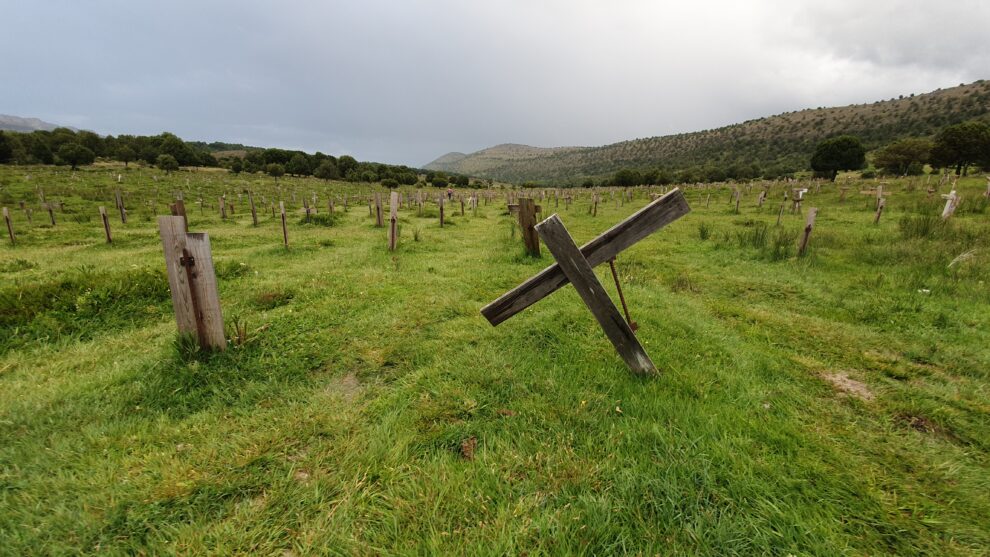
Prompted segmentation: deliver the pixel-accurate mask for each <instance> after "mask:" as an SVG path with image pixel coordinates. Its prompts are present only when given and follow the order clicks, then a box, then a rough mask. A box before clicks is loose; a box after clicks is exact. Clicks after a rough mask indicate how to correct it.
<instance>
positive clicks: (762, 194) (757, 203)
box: [737, 190, 767, 211]
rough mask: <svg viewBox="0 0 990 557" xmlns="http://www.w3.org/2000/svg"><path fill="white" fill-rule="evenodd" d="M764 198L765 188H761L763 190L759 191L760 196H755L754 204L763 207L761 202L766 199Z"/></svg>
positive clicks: (765, 196) (765, 195) (765, 194)
mask: <svg viewBox="0 0 990 557" xmlns="http://www.w3.org/2000/svg"><path fill="white" fill-rule="evenodd" d="M766 199H767V190H763V191H761V192H760V196H759V197H758V198H756V206H757V207H759V208H762V207H763V202H764V201H766ZM737 211H738V209H737Z"/></svg>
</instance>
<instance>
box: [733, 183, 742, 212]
mask: <svg viewBox="0 0 990 557" xmlns="http://www.w3.org/2000/svg"><path fill="white" fill-rule="evenodd" d="M741 197H742V194H741V193H740V191H739V188H736V209H735V213H736V214H737V215H738V214H739V199H740V198H741Z"/></svg>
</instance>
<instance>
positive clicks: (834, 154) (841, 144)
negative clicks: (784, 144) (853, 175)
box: [811, 135, 866, 182]
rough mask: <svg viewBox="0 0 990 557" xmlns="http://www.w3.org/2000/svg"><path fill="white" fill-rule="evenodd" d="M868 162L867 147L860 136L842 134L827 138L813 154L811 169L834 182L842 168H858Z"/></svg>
mask: <svg viewBox="0 0 990 557" xmlns="http://www.w3.org/2000/svg"><path fill="white" fill-rule="evenodd" d="M865 164H866V148H865V147H863V143H862V142H861V141H860V140H859V138H858V137H856V136H853V135H840V136H838V137H833V138H831V139H826V140H825V141H822V142H821V143H819V144H818V147H816V148H815V154H814V155H812V156H811V169H812V170H814V171H815V172H817V173H819V174H821V175H822V176H827V177H828V178H829V179H830V180H832V181H833V182H834V181H835V177H836V176H837V175H838V174H839V171H840V170H858V169H860V168H863V166H864V165H865Z"/></svg>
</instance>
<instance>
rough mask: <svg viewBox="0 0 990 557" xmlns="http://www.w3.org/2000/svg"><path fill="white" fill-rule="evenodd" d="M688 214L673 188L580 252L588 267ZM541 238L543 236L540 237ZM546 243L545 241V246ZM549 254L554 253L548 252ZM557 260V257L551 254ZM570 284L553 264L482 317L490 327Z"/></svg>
mask: <svg viewBox="0 0 990 557" xmlns="http://www.w3.org/2000/svg"><path fill="white" fill-rule="evenodd" d="M690 211H691V208H690V207H689V206H688V204H687V200H686V199H685V198H684V194H683V193H682V192H681V190H680V189H677V188H675V189H673V190H671V191H670V192H668V193H667V194H666V195H663V196H661V197H659V198H657V199H656V200H655V201H653V202H651V203H650V204H649V205H647V206H646V207H643V208H642V209H640V210H639V211H636V212H635V213H633V214H632V215H631V216H629V218H627V219H626V220H624V221H622V222H620V223H618V224H616V225H615V226H613V227H612V228H610V229H608V230H606V231H605V232H604V233H602V235H601V236H598V237H597V238H595V239H594V240H592V241H590V242H588V243H587V244H585V245H583V246H581V249H580V253H581V255H582V256H583V258H584V259H585V260H586V261H587V264H588V265H589V266H590V267H596V266H598V265H601V264H602V263H605V262H607V261H610V260H612V259H614V258H615V256H616V255H618V254H619V253H620V252H622V251H623V250H625V249H626V248H628V247H629V246H632V245H633V244H635V243H636V242H638V241H640V240H642V239H643V238H646V237H647V236H649V235H650V234H652V233H654V232H656V231H657V230H660V229H661V228H663V227H664V226H667V225H668V224H670V223H672V222H674V221H675V220H677V219H679V218H681V217H683V216H684V215H686V214H688V212H690ZM540 235H541V236H542V233H541V234H540ZM545 242H546V240H544V243H545ZM551 253H553V252H552V251H551ZM553 255H554V257H555V258H557V259H558V261H559V257H557V255H556V254H553ZM568 282H570V278H569V277H568V276H567V275H566V274H565V272H564V271H563V269H561V267H560V263H559V262H558V263H554V264H553V265H551V266H549V267H547V268H546V269H544V270H542V271H540V272H539V273H537V274H536V275H534V276H533V277H531V278H530V279H529V280H527V281H526V282H523V283H522V284H520V285H519V286H517V287H515V288H513V289H512V290H510V291H508V292H506V293H505V294H503V295H502V296H500V297H499V298H498V299H496V300H495V301H493V302H491V303H490V304H488V305H487V306H485V307H483V308H481V314H482V315H484V316H485V318H486V319H488V322H489V323H491V324H492V325H493V326H495V325H498V324H499V323H501V322H503V321H505V320H506V319H509V318H510V317H512V316H513V315H515V314H517V313H519V312H520V311H522V310H524V309H526V308H528V307H529V306H531V305H533V304H535V303H536V302H538V301H540V300H542V299H543V298H545V297H547V296H549V295H550V294H552V293H553V292H556V291H557V289H559V288H560V287H562V286H565V285H566V284H567V283H568Z"/></svg>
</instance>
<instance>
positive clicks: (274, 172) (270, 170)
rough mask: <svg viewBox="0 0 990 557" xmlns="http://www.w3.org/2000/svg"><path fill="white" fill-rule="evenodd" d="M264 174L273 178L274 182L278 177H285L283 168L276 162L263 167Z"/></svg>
mask: <svg viewBox="0 0 990 557" xmlns="http://www.w3.org/2000/svg"><path fill="white" fill-rule="evenodd" d="M265 173H266V174H268V175H269V176H271V177H272V178H275V181H276V182H277V181H278V179H279V178H280V177H282V176H284V175H285V167H284V166H282V165H281V164H278V163H277V162H273V163H271V164H269V165H267V166H265Z"/></svg>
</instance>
